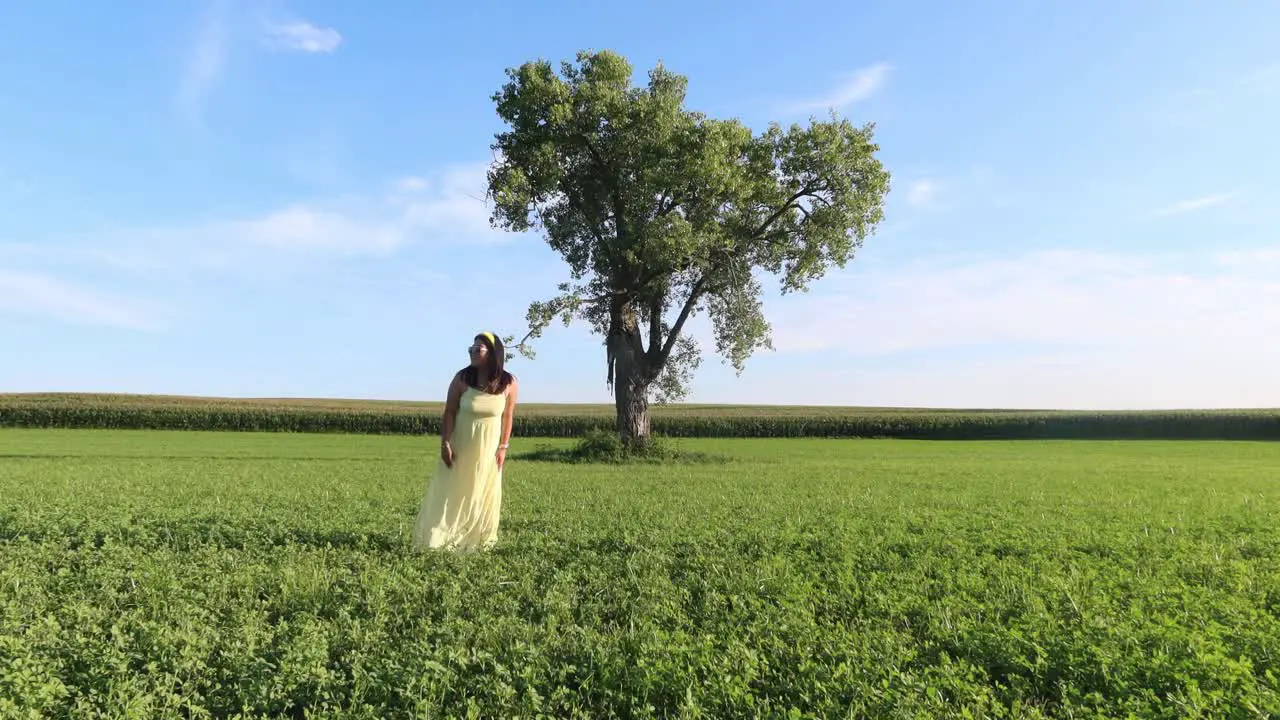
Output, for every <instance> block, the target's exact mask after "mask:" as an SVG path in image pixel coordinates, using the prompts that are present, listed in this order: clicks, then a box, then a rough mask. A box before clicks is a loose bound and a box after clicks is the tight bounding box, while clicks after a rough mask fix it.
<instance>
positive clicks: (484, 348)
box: [467, 337, 489, 368]
mask: <svg viewBox="0 0 1280 720" xmlns="http://www.w3.org/2000/svg"><path fill="white" fill-rule="evenodd" d="M467 354H468V355H470V356H471V367H476V368H480V367H486V366H488V364H489V346H488V345H485V344H484V341H482V340H481V339H480V338H478V337H477V338H476V339H475V340H473V341H472V342H471V347H469V348H467Z"/></svg>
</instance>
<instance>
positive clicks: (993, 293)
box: [769, 249, 1280, 407]
mask: <svg viewBox="0 0 1280 720" xmlns="http://www.w3.org/2000/svg"><path fill="white" fill-rule="evenodd" d="M1187 268H1194V269H1193V270H1188V269H1187ZM833 279H834V278H833ZM857 282H858V283H861V284H859V285H858V286H856V287H851V288H850V289H849V290H848V291H846V292H843V293H839V294H831V295H825V296H815V297H805V296H800V297H796V298H790V299H785V300H777V301H774V302H773V303H770V304H771V305H772V306H773V307H771V308H770V310H769V316H770V319H771V321H772V322H773V325H774V328H775V341H774V344H775V347H776V348H777V350H778V352H779V353H808V352H815V351H820V350H833V351H837V352H840V353H842V354H844V355H846V356H848V357H849V358H850V359H849V360H848V361H846V362H845V363H844V365H845V366H846V367H850V368H857V367H858V366H859V365H868V364H870V365H876V364H882V363H883V362H885V361H886V360H888V359H890V358H898V359H900V360H902V365H903V367H902V368H900V369H894V370H892V371H887V370H874V371H872V370H866V371H861V372H855V373H854V374H855V375H856V376H857V378H860V379H857V378H854V379H850V380H849V382H850V383H854V384H855V385H856V386H857V387H858V388H859V390H858V392H857V393H856V394H855V395H856V398H855V397H847V398H839V399H832V400H829V401H828V402H858V403H864V402H869V403H871V404H882V403H883V404H935V405H951V404H956V403H958V404H961V405H973V404H978V405H1008V406H1024V407H1025V406H1028V405H1030V406H1041V407H1068V406H1070V407H1083V406H1092V407H1102V406H1108V405H1110V406H1116V405H1120V406H1133V407H1136V406H1139V405H1141V406H1151V407H1154V406H1161V405H1162V404H1163V405H1166V406H1167V405H1170V404H1172V405H1184V406H1185V405H1187V404H1189V403H1190V404H1193V405H1201V406H1207V405H1211V404H1219V405H1220V404H1223V403H1225V404H1240V403H1242V402H1245V401H1246V399H1247V397H1246V395H1247V392H1246V391H1248V389H1249V388H1250V387H1252V388H1253V389H1254V390H1256V391H1257V392H1258V393H1260V395H1259V396H1258V397H1259V398H1260V400H1258V399H1255V400H1252V401H1249V402H1250V403H1251V404H1252V403H1256V402H1259V401H1265V402H1270V403H1272V404H1280V380H1277V379H1276V378H1275V377H1274V372H1273V370H1270V369H1269V368H1274V367H1277V366H1280V340H1276V338H1277V337H1280V252H1278V251H1276V250H1274V249H1272V250H1259V251H1255V252H1250V253H1247V254H1246V253H1234V254H1228V253H1222V254H1217V255H1214V254H1210V253H1205V254H1203V255H1202V256H1198V257H1193V256H1173V255H1166V256H1150V257H1145V256H1137V255H1123V254H1113V253H1102V252H1078V251H1058V252H1037V253H1030V254H1026V255H1023V256H1020V257H1015V258H1010V259H1002V260H974V261H969V262H966V263H963V264H957V265H953V266H950V267H940V266H928V265H923V264H921V265H917V266H915V267H911V268H906V269H902V270H900V271H898V272H896V273H894V274H891V275H880V276H877V275H873V274H867V273H864V274H862V275H861V276H860V277H858V278H857ZM991 348H997V349H998V350H991ZM1010 352H1016V353H1018V354H1022V355H1024V356H1025V355H1030V356H1032V358H1031V359H1024V360H1008V359H1000V358H999V357H997V358H996V359H994V360H990V359H989V360H987V361H985V362H973V361H969V362H962V363H957V362H956V359H955V358H956V356H957V354H958V355H960V356H961V357H963V356H964V355H965V354H973V353H976V354H979V355H983V354H986V355H988V356H990V355H991V354H992V353H994V354H995V355H996V356H999V355H1000V354H1001V353H1006V354H1007V353H1010ZM913 358H915V360H912V359H913ZM920 358H924V359H925V361H924V362H925V367H923V368H922V367H906V366H907V365H908V364H911V365H917V364H918V363H919V362H920V361H919V359H920ZM909 360H910V361H911V362H910V363H908V361H909ZM851 377H852V376H851ZM1245 378H1248V379H1250V380H1249V381H1248V382H1246V381H1245V380H1244V379H1245ZM1255 381H1256V383H1260V384H1255V385H1249V382H1255ZM885 388H893V390H892V392H889V391H888V390H885ZM1126 388H1127V390H1126ZM850 392H851V391H850ZM886 393H888V394H886ZM984 398H985V399H984ZM1215 398H1216V400H1215ZM1015 401H1016V402H1015ZM1193 401H1194V402H1193Z"/></svg>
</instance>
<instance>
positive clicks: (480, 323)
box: [0, 0, 1280, 409]
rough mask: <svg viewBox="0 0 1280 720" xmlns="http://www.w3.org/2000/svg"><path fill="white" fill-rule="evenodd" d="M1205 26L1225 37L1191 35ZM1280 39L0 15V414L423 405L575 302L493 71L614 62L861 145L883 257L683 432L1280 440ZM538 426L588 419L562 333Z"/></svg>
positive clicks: (556, 6) (149, 4) (731, 375)
mask: <svg viewBox="0 0 1280 720" xmlns="http://www.w3.org/2000/svg"><path fill="white" fill-rule="evenodd" d="M1214 7H1217V8H1219V9H1218V10H1214V9H1212V8H1214ZM1276 27H1280V4H1277V3H1273V2H1267V1H1266V0H1253V1H1252V2H1228V3H1225V4H1223V5H1220V6H1217V5H1212V4H1210V3H1205V2H1192V1H1191V0H1133V1H1131V2H1125V3H1115V2H1103V1H1101V0H1085V1H1082V2H1072V3H1066V2H1060V3H1010V2H1000V3H997V2H991V1H989V0H970V1H968V2H964V3H957V2H944V1H942V0H936V1H935V2H923V1H913V0H885V1H869V2H859V3H836V2H831V3H825V4H822V5H812V4H811V5H806V6H805V8H804V11H803V12H801V11H800V10H798V9H792V10H787V9H786V8H785V7H784V6H783V5H779V4H778V3H776V2H768V3H765V2H732V3H730V2H720V1H716V2H711V1H706V2H699V3H689V2H679V3H676V2H671V1H670V0H657V1H655V2H648V3H629V4H623V3H618V4H607V3H598V2H590V3H588V2H555V3H529V2H488V3H482V4H481V3H478V4H476V5H475V6H471V5H468V4H465V3H445V4H439V3H407V2H400V3H390V2H374V1H371V2H366V3H353V2H339V0H326V1H323V2H320V1H317V2H307V1H304V0H150V1H144V0H119V1H118V2H114V3H82V2H74V3H73V2H71V1H70V0H39V1H38V2H37V1H36V0H10V1H9V2H6V3H4V7H3V9H2V10H0V392H33V391H92V392H136V393H166V394H188V395H216V396H258V397H263V396H266V397H299V396H301V397H347V398H386V399H401V400H438V399H441V398H442V397H443V395H444V392H445V389H446V387H447V385H448V382H449V378H450V377H451V375H452V373H453V372H454V371H455V370H457V369H458V368H459V367H461V366H462V365H463V364H465V362H466V347H467V346H468V345H469V344H470V342H471V339H472V337H473V336H474V335H475V333H476V332H478V331H480V330H491V331H494V332H498V333H500V334H504V335H505V334H515V335H517V336H519V335H523V331H524V330H525V325H524V315H525V311H526V309H527V307H528V304H529V303H530V302H531V301H533V300H538V299H544V298H547V297H550V296H551V295H553V294H554V293H555V289H556V285H557V284H558V283H560V282H562V281H565V280H567V279H568V275H567V272H566V270H565V267H564V264H563V262H562V260H561V259H560V258H559V257H558V256H557V255H556V254H555V253H553V252H552V251H551V250H550V249H549V248H548V247H547V246H546V244H545V242H544V241H543V240H542V239H541V238H540V237H539V236H538V235H537V234H536V233H534V234H528V233H526V234H513V233H506V232H502V231H497V230H493V229H491V228H490V226H489V223H488V217H489V208H488V207H487V206H486V204H485V201H484V194H485V193H484V190H485V187H484V172H485V169H486V165H487V163H488V162H489V161H490V158H491V156H492V155H491V151H490V145H491V143H492V140H493V136H494V134H495V133H497V132H500V131H502V129H503V126H502V125H501V123H500V120H499V119H498V117H497V115H496V113H495V112H494V106H493V102H492V99H491V97H492V94H493V93H494V92H495V91H496V90H497V89H498V88H499V87H500V86H501V85H502V83H503V82H504V79H505V76H504V70H505V69H507V68H509V67H514V66H517V65H519V64H521V63H523V62H525V61H528V60H533V59H538V58H542V59H546V60H550V61H552V62H556V63H558V62H560V61H562V60H571V59H572V58H573V57H574V55H575V53H576V52H577V51H579V50H583V49H611V50H614V51H617V52H619V53H621V54H623V55H625V56H626V57H627V58H628V59H629V60H630V61H631V62H632V63H633V64H634V65H635V68H636V72H637V77H638V79H642V78H643V73H644V72H646V71H647V70H648V69H649V68H651V67H652V66H653V65H654V64H655V63H657V62H662V63H663V64H664V65H666V67H667V68H668V69H670V70H672V71H675V72H678V73H681V74H683V75H686V76H687V77H688V78H689V97H688V106H689V107H690V108H691V109H697V110H701V111H703V112H706V113H708V114H710V115H713V116H717V117H737V118H739V119H741V120H742V121H743V122H745V123H747V124H748V125H749V126H751V127H752V128H754V129H756V130H757V131H760V130H763V129H764V128H765V127H766V126H767V124H768V123H769V122H771V121H778V122H782V123H784V124H789V123H792V122H801V123H804V122H806V121H807V120H808V118H810V117H811V116H814V115H816V116H819V117H821V116H824V115H825V114H826V113H827V112H828V110H830V109H835V110H836V111H837V112H839V113H840V114H841V115H843V116H845V117H847V118H849V119H850V120H852V121H854V122H855V123H859V124H861V123H863V122H874V123H875V125H876V139H877V142H878V143H879V144H880V146H881V152H880V157H881V159H882V161H883V162H884V163H885V165H886V167H887V168H888V169H889V171H890V172H891V173H892V190H891V191H890V193H889V196H888V199H887V204H886V211H885V220H884V222H883V223H882V224H881V225H880V227H879V228H878V229H877V231H876V233H875V234H874V235H872V236H871V237H869V238H868V239H867V241H866V243H865V245H864V246H863V247H862V248H861V249H860V250H859V251H858V253H857V255H856V256H855V258H854V259H853V260H851V261H850V262H849V264H848V265H847V266H846V267H845V268H844V269H842V270H840V269H836V270H832V271H831V272H830V273H828V275H827V276H826V277H824V278H823V279H821V280H819V281H817V282H815V283H814V284H813V286H812V288H811V289H810V291H809V292H808V293H804V294H793V295H788V296H785V297H783V296H782V295H781V294H780V293H779V286H778V283H777V282H769V283H767V284H766V286H765V287H766V292H767V296H766V301H765V307H766V313H767V316H768V318H769V320H770V322H771V323H772V325H773V328H774V333H773V336H774V349H773V350H772V351H767V350H766V351H762V352H760V353H758V354H757V355H756V356H755V357H753V358H752V359H751V360H750V361H749V362H748V364H747V366H746V370H745V372H743V373H742V374H741V375H737V374H736V373H735V372H734V371H733V369H732V368H731V367H730V366H728V365H727V364H726V363H724V362H723V361H722V360H721V358H719V357H718V356H717V355H715V353H714V343H713V342H711V340H710V339H711V337H712V334H711V331H710V328H709V326H708V324H707V323H706V322H705V320H704V319H701V318H699V319H697V320H695V321H694V322H693V323H691V326H690V331H691V332H692V333H693V334H694V337H696V338H701V339H703V340H705V342H704V343H703V345H704V347H705V353H704V359H703V363H702V366H701V368H700V369H699V371H698V373H697V375H696V376H695V380H694V384H693V388H692V392H691V394H690V396H689V401H690V402H698V403H745V404H810V405H813V404H816V405H863V406H914V407H970V408H973V407H1007V408H1083V409H1091V408H1092V409H1123V408H1191V407H1196V408H1212V407H1280V372H1278V371H1277V370H1276V368H1280V235H1278V233H1277V229H1278V228H1280V132H1278V131H1277V130H1276V128H1277V127H1280V46H1277V45H1276V43H1275V42H1274V37H1275V36H1274V29H1275V28H1276ZM536 348H537V357H536V358H535V359H533V360H527V359H520V358H517V359H515V360H513V361H512V363H511V364H510V369H511V370H512V371H513V372H514V373H515V374H516V375H517V377H519V379H520V387H521V395H520V398H521V400H522V401H525V402H608V401H609V400H610V395H609V390H608V388H607V386H606V384H605V363H604V348H603V346H602V345H601V340H600V338H598V337H595V336H592V335H591V334H590V331H589V329H588V328H587V326H586V325H585V324H577V325H574V326H571V327H568V328H565V327H563V326H561V325H559V324H556V325H553V326H552V327H551V328H549V329H548V331H547V332H546V334H545V335H544V337H543V338H542V339H541V340H540V341H538V343H537V345H536Z"/></svg>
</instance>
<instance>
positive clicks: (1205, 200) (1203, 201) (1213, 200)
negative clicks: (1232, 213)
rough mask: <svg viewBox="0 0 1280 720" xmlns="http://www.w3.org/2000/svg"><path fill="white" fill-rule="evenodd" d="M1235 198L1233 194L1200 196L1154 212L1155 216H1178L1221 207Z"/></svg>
mask: <svg viewBox="0 0 1280 720" xmlns="http://www.w3.org/2000/svg"><path fill="white" fill-rule="evenodd" d="M1233 197H1235V195H1234V194H1233V193H1217V194H1213V195H1201V196H1200V197H1195V198H1190V199H1188V200H1182V201H1180V202H1176V203H1173V204H1172V205H1168V206H1165V207H1163V208H1160V209H1159V210H1157V211H1156V215H1180V214H1182V213H1187V212H1192V211H1195V210H1203V209H1205V208H1211V207H1214V206H1217V205H1221V204H1223V203H1225V202H1227V201H1228V200H1230V199H1231V198H1233Z"/></svg>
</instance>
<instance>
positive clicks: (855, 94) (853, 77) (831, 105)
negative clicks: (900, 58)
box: [792, 62, 892, 111]
mask: <svg viewBox="0 0 1280 720" xmlns="http://www.w3.org/2000/svg"><path fill="white" fill-rule="evenodd" d="M890 69H892V66H891V65H889V64H888V63H885V62H878V63H875V64H873V65H869V66H867V67H864V68H861V69H859V70H856V71H854V72H853V73H851V74H849V76H848V77H847V78H845V80H844V81H842V82H841V83H840V84H839V85H837V86H836V87H834V88H832V90H831V91H830V92H829V93H827V94H826V95H823V96H822V97H819V98H813V99H810V100H805V101H802V102H799V103H795V104H794V105H793V106H792V107H793V109H795V110H798V111H809V110H828V109H840V108H844V107H848V106H850V105H853V104H855V103H859V102H862V101H864V100H867V99H868V98H870V97H872V96H873V95H875V94H876V93H878V92H880V90H881V89H882V88H883V87H884V85H885V83H886V82H887V81H888V78H889V70H890Z"/></svg>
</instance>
